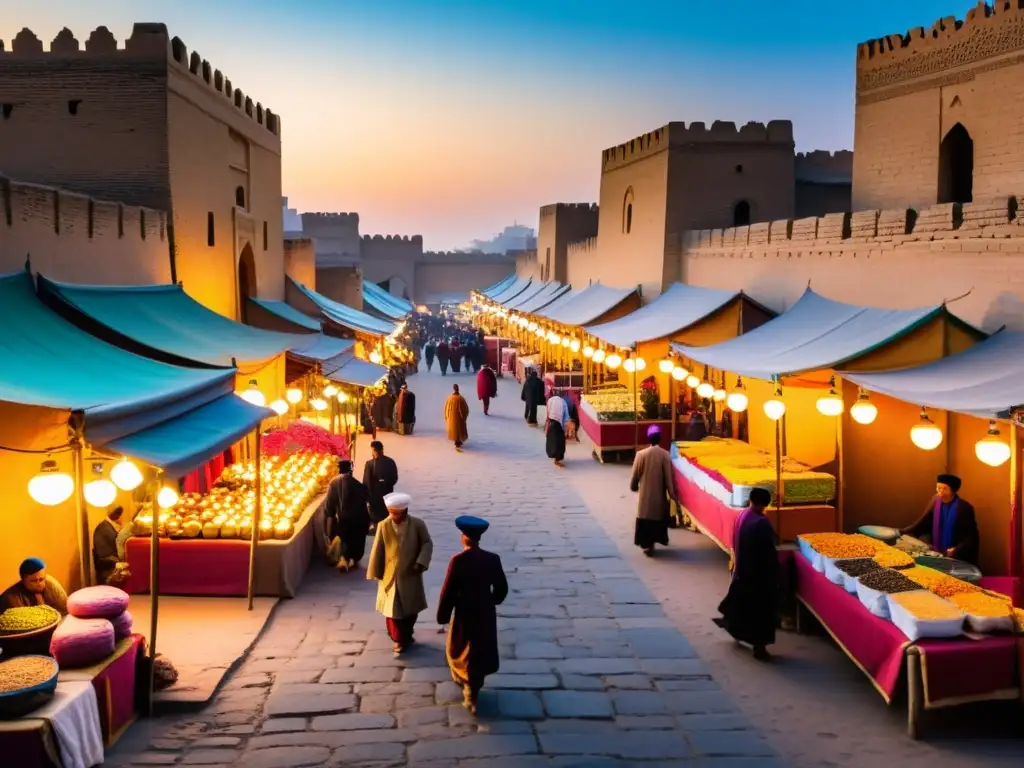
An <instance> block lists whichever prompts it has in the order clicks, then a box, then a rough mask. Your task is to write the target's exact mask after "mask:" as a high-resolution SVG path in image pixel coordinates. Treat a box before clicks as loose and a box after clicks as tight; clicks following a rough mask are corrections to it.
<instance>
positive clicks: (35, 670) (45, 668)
mask: <svg viewBox="0 0 1024 768" xmlns="http://www.w3.org/2000/svg"><path fill="white" fill-rule="evenodd" d="M59 671H60V670H59V668H58V666H57V662H56V661H55V660H54V659H52V658H50V657H49V656H37V655H33V656H18V657H17V658H13V659H8V660H7V661H2V662H0V720H14V719H15V718H18V717H24V716H25V715H27V714H30V713H32V712H34V711H35V710H37V709H39V708H40V707H41V706H43V705H44V704H46V703H47V702H48V701H50V699H52V698H53V693H54V691H56V690H57V673H58V672H59Z"/></svg>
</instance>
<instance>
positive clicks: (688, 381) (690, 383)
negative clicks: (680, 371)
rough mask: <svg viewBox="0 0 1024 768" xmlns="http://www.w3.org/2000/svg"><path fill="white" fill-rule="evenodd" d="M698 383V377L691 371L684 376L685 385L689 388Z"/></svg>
mask: <svg viewBox="0 0 1024 768" xmlns="http://www.w3.org/2000/svg"><path fill="white" fill-rule="evenodd" d="M698 384H700V379H699V378H698V377H697V376H695V375H693V374H692V373H691V374H690V375H689V376H687V377H686V386H688V387H689V388H690V389H696V388H697V385H698Z"/></svg>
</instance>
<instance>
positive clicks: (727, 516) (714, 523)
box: [672, 466, 740, 552]
mask: <svg viewBox="0 0 1024 768" xmlns="http://www.w3.org/2000/svg"><path fill="white" fill-rule="evenodd" d="M672 474H673V476H674V478H675V483H676V494H678V496H679V502H680V503H681V504H682V505H683V506H684V507H685V508H686V511H687V512H688V513H689V515H690V518H691V519H692V520H693V522H695V523H696V524H697V525H698V526H699V527H700V529H701V530H702V531H703V532H704V533H705V534H706V535H707V536H708V537H709V538H710V539H711V540H712V541H714V542H715V543H716V544H717V545H718V546H720V547H721V548H722V549H724V550H726V551H729V552H731V551H732V547H733V530H734V529H735V527H736V519H737V518H738V517H739V514H740V511H739V510H738V509H734V508H733V507H730V506H727V505H725V504H723V503H722V502H720V501H719V500H718V499H716V498H715V497H714V496H712V495H711V494H709V493H705V492H704V491H702V490H701V489H700V488H698V487H697V485H696V484H695V483H693V482H691V481H690V480H688V479H687V478H686V476H685V475H684V474H683V473H682V472H680V471H679V470H678V469H677V468H676V467H675V466H673V467H672Z"/></svg>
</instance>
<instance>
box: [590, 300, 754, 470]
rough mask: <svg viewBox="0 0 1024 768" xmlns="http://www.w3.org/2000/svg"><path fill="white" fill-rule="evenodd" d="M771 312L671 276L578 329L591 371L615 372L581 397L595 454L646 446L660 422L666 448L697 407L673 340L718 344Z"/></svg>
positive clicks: (749, 327)
mask: <svg viewBox="0 0 1024 768" xmlns="http://www.w3.org/2000/svg"><path fill="white" fill-rule="evenodd" d="M772 317H774V313H773V312H772V311H771V310H769V309H767V308H765V307H763V306H762V305H760V304H758V303H757V302H756V301H753V300H752V299H751V298H750V297H748V296H747V295H746V294H744V293H742V292H736V291H723V290H717V289H714V288H701V287H699V286H692V285H683V284H681V283H673V284H672V285H671V286H669V288H668V289H667V290H666V291H665V292H664V293H662V294H661V295H660V296H659V297H658V298H656V299H655V300H654V301H652V302H651V303H650V304H646V305H644V306H642V307H640V308H639V309H638V310H636V311H635V312H631V313H630V314H628V315H626V316H624V317H621V318H619V319H618V320H613V321H612V322H608V323H600V324H594V325H588V326H586V327H585V328H583V333H584V334H585V338H584V347H583V357H584V367H585V368H587V369H588V375H589V376H590V377H591V378H594V376H593V373H591V372H597V373H598V374H600V373H601V372H604V371H614V372H616V375H617V376H618V380H617V381H615V382H613V383H609V384H606V385H605V386H601V387H599V388H597V389H592V390H591V391H589V392H588V393H586V394H585V395H584V396H583V407H582V409H581V416H580V420H581V426H583V428H584V431H586V432H587V435H588V436H589V437H590V439H591V440H592V441H593V443H594V445H595V449H596V451H597V453H598V455H599V456H600V455H601V453H602V452H606V451H622V450H625V451H632V450H635V449H636V448H641V447H643V446H645V445H646V442H645V441H644V438H645V436H646V434H647V429H648V428H649V427H650V426H651V425H653V424H657V425H658V426H660V427H661V433H662V446H663V447H664V448H666V449H668V448H669V447H670V444H671V443H672V442H674V441H675V439H676V436H677V434H680V432H681V430H680V429H679V424H680V422H682V423H683V424H686V423H688V422H689V418H690V415H691V412H698V413H699V403H698V402H696V396H695V394H694V393H693V390H692V389H688V388H687V387H686V386H685V382H686V379H687V377H688V376H689V372H688V371H687V370H685V369H684V368H682V367H681V366H679V365H677V364H676V363H675V361H674V360H673V359H672V357H671V354H670V353H671V349H670V347H669V344H670V343H671V342H673V341H675V342H680V343H684V344H687V345H690V346H704V345H708V344H716V343H719V342H721V341H725V340H726V339H731V338H734V337H735V336H737V335H740V334H743V333H746V332H747V331H750V330H753V329H754V328H757V327H758V326H760V325H762V324H763V323H765V322H766V321H767V320H769V319H771V318H772ZM620 370H621V373H619V371H620ZM622 374H624V375H622Z"/></svg>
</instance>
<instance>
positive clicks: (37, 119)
mask: <svg viewBox="0 0 1024 768" xmlns="http://www.w3.org/2000/svg"><path fill="white" fill-rule="evenodd" d="M280 132H281V124H280V120H279V118H278V116H277V115H275V114H274V113H273V112H271V111H270V110H269V109H266V108H264V107H263V105H262V104H259V103H256V102H254V101H253V100H252V98H250V97H249V96H247V95H246V94H245V93H243V92H242V91H241V90H239V89H237V88H235V87H234V86H233V85H232V82H231V81H230V80H229V79H228V78H226V77H225V76H224V75H223V74H222V73H221V72H220V70H216V69H214V68H213V66H212V65H211V64H210V63H209V62H208V61H206V60H204V59H203V58H202V57H201V56H200V55H199V54H198V53H196V52H194V51H193V52H191V53H189V51H188V50H187V49H186V47H185V44H184V43H183V42H182V41H181V40H179V39H178V38H174V39H171V38H170V37H169V36H168V33H167V28H166V27H165V26H164V25H163V24H136V25H135V26H134V28H133V30H132V35H131V37H130V38H129V39H128V40H127V41H126V42H125V45H124V47H123V48H121V47H118V42H117V40H115V38H114V36H113V35H112V34H111V33H110V31H109V30H108V29H107V28H106V27H99V28H98V29H96V30H94V31H93V32H92V33H91V34H90V35H89V36H88V38H87V39H86V41H85V43H84V45H83V44H82V43H80V42H79V41H78V40H77V39H76V38H75V36H74V34H72V32H71V31H70V30H68V29H64V30H62V31H61V32H60V34H58V35H57V36H56V37H55V38H54V39H53V41H52V42H51V43H50V45H49V50H46V49H45V48H44V45H43V43H42V41H40V40H39V39H38V38H37V37H36V35H35V34H34V33H33V32H31V31H30V30H27V29H23V30H22V31H21V32H20V33H19V34H18V35H17V36H16V37H15V38H14V40H13V41H12V42H11V43H10V45H4V43H3V41H0V168H2V169H3V170H4V173H6V174H7V175H8V176H10V177H11V178H12V179H16V180H19V181H25V182H34V183H37V184H45V185H50V186H54V187H60V188H63V189H67V190H69V191H71V192H77V193H79V194H83V195H88V196H91V197H94V198H99V199H105V200H116V201H119V202H122V203H125V204H128V205H132V206H144V207H148V208H153V209H157V210H160V211H166V213H167V242H168V249H169V252H168V259H169V262H170V263H169V273H170V275H171V279H172V280H179V281H182V282H183V283H184V286H185V290H186V291H188V292H189V294H191V295H192V296H193V297H195V298H196V299H197V300H199V301H201V302H202V303H204V304H205V305H207V306H208V307H210V308H211V309H214V310H216V311H217V312H220V313H221V314H224V315H226V316H228V317H232V318H240V317H241V316H242V313H243V309H244V306H245V298H246V297H247V296H257V295H258V296H261V297H264V298H273V299H280V298H283V297H284V281H283V278H284V273H285V264H284V245H283V233H282V226H283V222H282V217H281V213H280V207H279V206H280V205H281V139H280Z"/></svg>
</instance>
